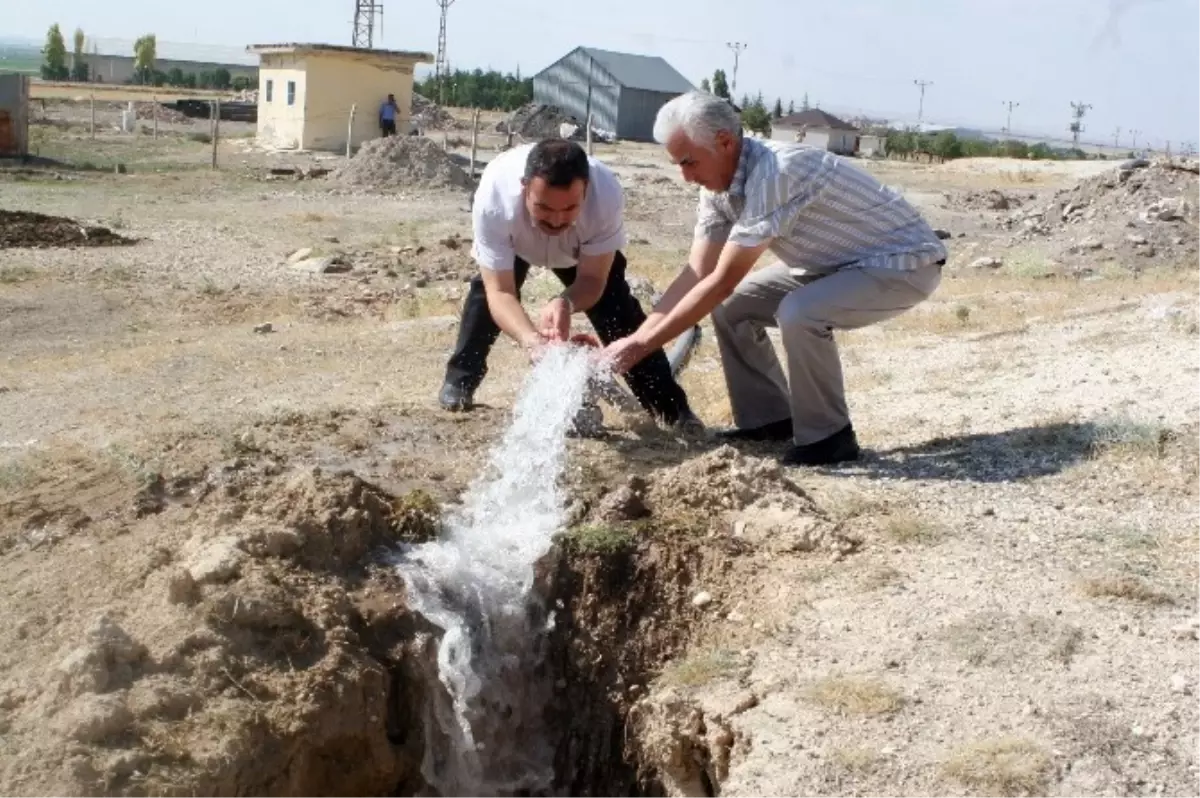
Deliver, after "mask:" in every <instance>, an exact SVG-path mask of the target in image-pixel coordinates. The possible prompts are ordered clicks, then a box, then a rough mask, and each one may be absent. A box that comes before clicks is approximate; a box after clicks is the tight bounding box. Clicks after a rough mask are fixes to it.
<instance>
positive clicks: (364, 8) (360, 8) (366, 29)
mask: <svg viewBox="0 0 1200 798" xmlns="http://www.w3.org/2000/svg"><path fill="white" fill-rule="evenodd" d="M376 14H378V15H379V25H380V27H381V28H382V27H383V5H382V4H381V3H377V2H375V0H354V32H353V34H352V35H351V38H350V46H351V47H363V48H365V49H367V50H370V49H371V48H372V47H373V46H374V45H375V15H376Z"/></svg>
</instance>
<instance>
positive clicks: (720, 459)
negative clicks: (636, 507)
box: [646, 446, 812, 515]
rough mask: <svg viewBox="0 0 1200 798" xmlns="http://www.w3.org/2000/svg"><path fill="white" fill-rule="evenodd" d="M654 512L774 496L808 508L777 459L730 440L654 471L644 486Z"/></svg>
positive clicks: (704, 509) (722, 506) (743, 504)
mask: <svg viewBox="0 0 1200 798" xmlns="http://www.w3.org/2000/svg"><path fill="white" fill-rule="evenodd" d="M646 498H647V503H648V504H649V506H650V508H651V509H652V511H653V512H654V513H655V514H656V515H687V514H695V513H701V514H705V515H716V514H719V513H722V512H724V511H726V510H744V509H745V508H747V507H749V506H750V505H752V504H755V503H756V502H761V501H763V500H776V501H781V502H787V503H788V504H793V505H796V506H801V505H803V506H805V507H806V508H812V503H811V502H810V501H809V500H808V497H807V496H806V495H805V493H804V491H803V490H802V489H801V488H800V486H799V485H797V484H796V483H794V482H792V481H791V480H790V479H788V478H787V477H786V476H785V475H784V473H783V469H782V467H781V466H780V465H779V463H778V461H776V460H771V459H767V458H761V457H747V456H746V455H744V454H742V453H741V452H739V451H738V450H737V449H735V448H733V447H732V446H722V447H720V448H719V449H714V450H713V451H711V452H708V453H707V454H703V455H701V456H700V457H696V458H694V459H692V460H688V461H687V462H684V463H681V464H680V465H677V466H674V467H673V468H668V469H665V470H663V471H660V472H658V473H657V474H654V475H653V476H652V477H651V478H650V480H649V484H648V487H647V491H646Z"/></svg>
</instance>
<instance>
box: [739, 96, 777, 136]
mask: <svg viewBox="0 0 1200 798" xmlns="http://www.w3.org/2000/svg"><path fill="white" fill-rule="evenodd" d="M742 125H743V126H744V127H745V128H746V129H747V130H752V131H754V132H755V133H761V134H762V135H764V136H769V135H771V115H770V114H769V113H768V112H767V109H766V108H764V107H763V106H762V105H761V104H759V103H758V102H751V103H747V104H746V105H744V106H742Z"/></svg>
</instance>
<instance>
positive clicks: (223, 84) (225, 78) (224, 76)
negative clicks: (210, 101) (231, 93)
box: [213, 67, 233, 89]
mask: <svg viewBox="0 0 1200 798" xmlns="http://www.w3.org/2000/svg"><path fill="white" fill-rule="evenodd" d="M232 85H233V76H232V75H230V74H229V70H228V69H226V68H225V67H217V68H216V69H215V70H213V88H214V89H228V88H229V87H230V86H232Z"/></svg>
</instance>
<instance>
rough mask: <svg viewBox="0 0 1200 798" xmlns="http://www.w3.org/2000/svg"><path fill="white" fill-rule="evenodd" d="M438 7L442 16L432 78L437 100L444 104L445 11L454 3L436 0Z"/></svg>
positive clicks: (452, 0) (451, 0)
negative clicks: (436, 90) (434, 82)
mask: <svg viewBox="0 0 1200 798" xmlns="http://www.w3.org/2000/svg"><path fill="white" fill-rule="evenodd" d="M437 4H438V7H439V8H441V9H442V18H441V21H440V22H439V24H438V49H437V61H436V62H435V63H434V65H433V76H434V80H436V81H437V84H438V102H439V103H442V104H443V105H445V104H446V78H447V77H448V76H447V74H446V73H447V72H448V70H447V69H446V12H447V11H449V10H450V6H452V5H454V0H437Z"/></svg>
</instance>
